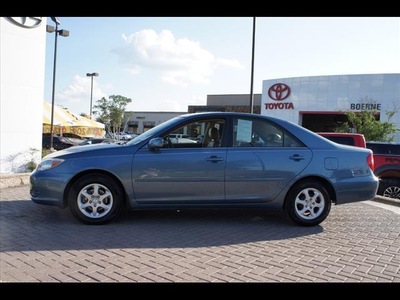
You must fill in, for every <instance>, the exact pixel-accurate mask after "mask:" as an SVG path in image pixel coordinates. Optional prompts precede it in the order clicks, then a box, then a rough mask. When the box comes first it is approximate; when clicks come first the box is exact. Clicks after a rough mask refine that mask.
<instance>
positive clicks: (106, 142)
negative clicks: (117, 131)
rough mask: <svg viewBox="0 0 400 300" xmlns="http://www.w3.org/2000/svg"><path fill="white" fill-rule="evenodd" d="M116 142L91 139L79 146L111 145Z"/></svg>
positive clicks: (105, 139)
mask: <svg viewBox="0 0 400 300" xmlns="http://www.w3.org/2000/svg"><path fill="white" fill-rule="evenodd" d="M114 142H115V141H114V140H112V139H109V138H90V139H86V140H83V141H82V142H80V143H79V144H78V145H77V146H84V145H94V144H111V143H114Z"/></svg>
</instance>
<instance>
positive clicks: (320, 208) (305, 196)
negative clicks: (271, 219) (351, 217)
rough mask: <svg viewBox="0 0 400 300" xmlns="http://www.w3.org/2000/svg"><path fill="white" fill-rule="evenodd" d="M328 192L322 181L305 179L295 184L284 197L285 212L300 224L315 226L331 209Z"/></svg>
mask: <svg viewBox="0 0 400 300" xmlns="http://www.w3.org/2000/svg"><path fill="white" fill-rule="evenodd" d="M331 202H332V201H331V199H330V196H329V193H328V192H327V190H326V188H325V187H324V185H323V184H322V183H320V182H319V181H316V180H306V181H302V182H299V183H298V184H296V185H295V186H294V187H293V188H292V189H291V190H290V191H289V193H288V194H287V196H286V199H285V206H284V208H285V212H286V213H287V215H288V216H289V218H290V219H291V220H292V221H294V222H295V223H296V224H299V225H301V226H315V225H318V224H320V223H321V222H322V221H324V220H325V219H326V218H327V216H328V215H329V212H330V210H331V205H332V203H331Z"/></svg>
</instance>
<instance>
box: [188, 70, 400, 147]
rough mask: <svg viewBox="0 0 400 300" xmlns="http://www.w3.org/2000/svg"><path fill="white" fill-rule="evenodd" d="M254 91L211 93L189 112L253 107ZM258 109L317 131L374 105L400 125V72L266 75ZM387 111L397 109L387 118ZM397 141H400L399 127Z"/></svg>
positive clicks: (255, 102) (329, 128)
mask: <svg viewBox="0 0 400 300" xmlns="http://www.w3.org/2000/svg"><path fill="white" fill-rule="evenodd" d="M249 103H251V102H250V100H249V95H248V94H247V95H246V94H243V95H209V96H207V105H206V106H189V108H188V111H189V112H201V111H241V112H249V111H250V105H249ZM252 103H253V112H254V113H259V114H262V115H269V116H274V117H279V118H282V119H285V120H288V121H291V122H294V123H296V124H299V125H301V126H303V127H306V128H308V129H310V130H312V131H334V129H335V128H336V127H337V126H338V125H340V123H341V122H343V121H346V120H347V118H346V115H345V114H346V112H349V111H353V112H360V111H365V110H366V111H371V112H373V113H374V114H375V116H376V118H377V119H378V120H380V121H382V122H386V121H390V122H394V123H395V124H397V127H398V128H399V129H400V74H358V75H332V76H307V77H293V78H278V79H270V80H264V81H263V85H262V94H261V95H260V94H255V95H254V96H253V102H252ZM387 112H396V113H395V114H394V116H393V117H392V118H391V119H390V120H388V116H387ZM395 141H396V142H400V132H397V134H396V136H395Z"/></svg>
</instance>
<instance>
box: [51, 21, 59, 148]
mask: <svg viewBox="0 0 400 300" xmlns="http://www.w3.org/2000/svg"><path fill="white" fill-rule="evenodd" d="M54 33H55V38H54V63H53V91H52V95H51V121H50V151H52V152H53V151H54V148H53V127H54V92H55V85H56V61H57V36H58V23H57V22H56V30H55V31H54Z"/></svg>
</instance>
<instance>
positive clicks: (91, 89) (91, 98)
mask: <svg viewBox="0 0 400 300" xmlns="http://www.w3.org/2000/svg"><path fill="white" fill-rule="evenodd" d="M90 77H91V78H92V83H91V85H90V119H91V118H92V100H93V74H92V75H91V76H90Z"/></svg>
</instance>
